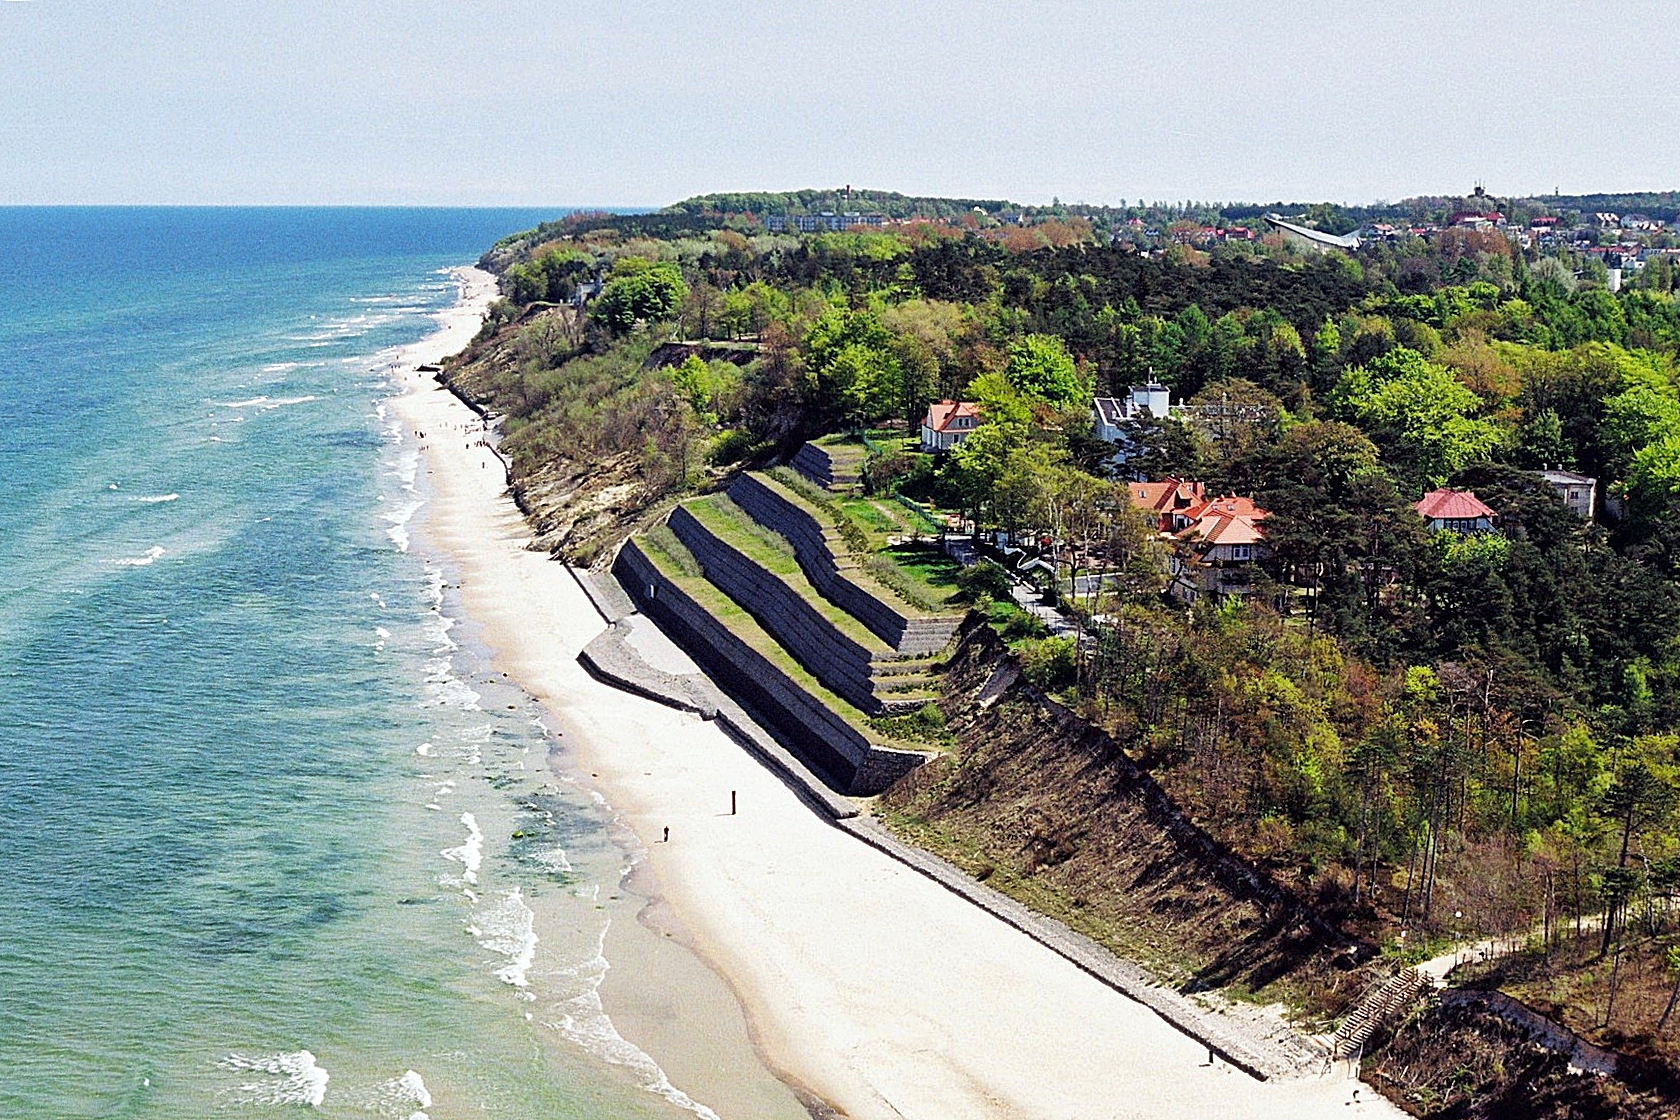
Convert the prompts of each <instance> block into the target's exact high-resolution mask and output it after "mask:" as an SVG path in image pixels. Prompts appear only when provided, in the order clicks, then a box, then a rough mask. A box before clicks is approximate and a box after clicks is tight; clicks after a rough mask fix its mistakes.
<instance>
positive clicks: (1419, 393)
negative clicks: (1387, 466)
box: [1331, 347, 1503, 486]
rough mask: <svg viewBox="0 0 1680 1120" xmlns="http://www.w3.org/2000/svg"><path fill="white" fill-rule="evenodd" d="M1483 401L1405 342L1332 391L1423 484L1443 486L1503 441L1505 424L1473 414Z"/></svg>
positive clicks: (1341, 409)
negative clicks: (1503, 425) (1501, 428)
mask: <svg viewBox="0 0 1680 1120" xmlns="http://www.w3.org/2000/svg"><path fill="white" fill-rule="evenodd" d="M1480 404H1481V401H1480V399H1479V398H1478V397H1477V396H1476V394H1475V393H1473V392H1471V391H1470V390H1469V389H1467V388H1465V387H1464V386H1463V385H1461V384H1459V382H1458V380H1457V379H1456V378H1454V377H1453V375H1452V373H1451V372H1450V371H1449V370H1448V369H1447V368H1446V367H1445V366H1442V365H1438V364H1437V363H1435V362H1431V361H1429V360H1428V359H1426V358H1425V357H1424V356H1423V355H1422V354H1419V353H1418V352H1417V351H1415V350H1408V349H1406V348H1404V347H1397V348H1396V349H1394V350H1390V351H1389V352H1387V353H1385V354H1382V355H1380V356H1378V357H1376V358H1373V359H1372V360H1371V361H1370V362H1369V363H1367V364H1366V365H1363V366H1355V367H1353V368H1352V369H1350V370H1348V371H1347V372H1346V373H1344V374H1343V375H1342V377H1341V380H1339V381H1338V382H1337V383H1336V389H1335V391H1334V392H1333V393H1332V394H1331V407H1332V409H1333V410H1334V411H1335V412H1336V413H1338V414H1339V415H1341V416H1344V417H1346V418H1347V419H1350V420H1352V421H1354V422H1355V423H1356V424H1358V425H1359V426H1360V427H1361V428H1363V429H1365V431H1366V432H1367V433H1369V434H1370V435H1371V437H1372V439H1373V440H1374V441H1375V442H1376V443H1377V445H1378V446H1379V447H1382V448H1383V451H1384V457H1385V458H1386V459H1387V460H1388V461H1389V462H1390V463H1392V464H1393V465H1395V466H1396V467H1399V468H1400V469H1401V470H1402V471H1403V472H1404V473H1405V474H1408V475H1410V476H1411V477H1412V478H1413V479H1415V480H1416V481H1417V482H1418V483H1420V484H1422V485H1423V486H1439V485H1441V484H1442V483H1444V482H1445V481H1446V480H1447V479H1448V478H1450V477H1451V476H1452V475H1453V474H1455V473H1456V472H1458V471H1459V470H1461V469H1462V468H1463V467H1464V466H1465V465H1466V464H1467V463H1469V462H1471V461H1472V460H1474V459H1479V458H1483V457H1485V456H1487V455H1488V454H1489V453H1490V452H1492V451H1493V449H1494V448H1495V447H1497V446H1499V443H1500V441H1501V439H1502V438H1503V433H1502V432H1501V430H1500V428H1499V426H1498V425H1497V424H1495V423H1493V422H1492V421H1488V420H1481V419H1478V418H1476V417H1475V415H1474V413H1475V412H1476V410H1477V409H1478V408H1479V407H1480Z"/></svg>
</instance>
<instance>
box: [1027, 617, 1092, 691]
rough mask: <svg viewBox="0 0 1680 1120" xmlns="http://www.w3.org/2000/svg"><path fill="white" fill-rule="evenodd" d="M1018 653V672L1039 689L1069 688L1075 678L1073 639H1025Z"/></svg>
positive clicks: (1057, 689)
mask: <svg viewBox="0 0 1680 1120" xmlns="http://www.w3.org/2000/svg"><path fill="white" fill-rule="evenodd" d="M1034 621H1037V620H1036V619H1035V620H1034ZM1019 652H1020V657H1021V672H1022V673H1023V674H1024V675H1025V676H1026V678H1027V679H1028V680H1029V681H1031V682H1032V683H1034V684H1036V685H1038V686H1039V687H1040V688H1043V689H1047V690H1048V691H1051V692H1057V691H1060V690H1061V689H1064V688H1068V687H1070V686H1071V685H1072V684H1073V683H1074V682H1075V680H1076V679H1077V671H1078V670H1077V666H1076V664H1075V662H1074V644H1073V639H1072V638H1041V639H1039V640H1037V641H1028V642H1026V643H1024V644H1023V645H1022V646H1021V647H1020V651H1019Z"/></svg>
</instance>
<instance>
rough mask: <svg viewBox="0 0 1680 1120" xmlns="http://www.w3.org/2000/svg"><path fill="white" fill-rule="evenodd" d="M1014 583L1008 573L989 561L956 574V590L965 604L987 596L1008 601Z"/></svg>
mask: <svg viewBox="0 0 1680 1120" xmlns="http://www.w3.org/2000/svg"><path fill="white" fill-rule="evenodd" d="M1014 586H1015V584H1014V581H1013V580H1011V579H1010V578H1009V573H1008V572H1006V571H1004V570H1003V569H1002V568H1001V567H999V566H998V565H996V564H994V563H992V562H991V561H990V560H982V561H980V562H979V563H978V564H970V565H969V566H968V567H966V568H964V569H963V570H962V571H960V572H958V573H957V590H958V591H959V592H960V593H961V595H962V598H963V599H964V600H965V601H967V602H971V603H972V602H974V601H975V600H976V599H978V598H979V597H980V596H981V595H989V596H991V597H992V598H993V599H995V600H1005V601H1006V600H1008V599H1009V596H1010V592H1011V591H1012V590H1013V589H1014Z"/></svg>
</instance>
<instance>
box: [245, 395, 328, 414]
mask: <svg viewBox="0 0 1680 1120" xmlns="http://www.w3.org/2000/svg"><path fill="white" fill-rule="evenodd" d="M314 399H315V397H314V396H313V395H310V396H302V397H272V398H271V397H252V398H251V399H250V400H248V401H229V402H227V403H225V404H223V405H222V407H223V408H257V409H261V410H262V411H264V412H267V411H269V410H270V409H274V408H285V407H286V406H287V405H293V404H308V403H309V402H310V401H312V400H314Z"/></svg>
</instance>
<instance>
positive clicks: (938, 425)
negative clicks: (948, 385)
mask: <svg viewBox="0 0 1680 1120" xmlns="http://www.w3.org/2000/svg"><path fill="white" fill-rule="evenodd" d="M959 416H972V417H974V419H975V420H979V418H980V406H979V405H977V404H975V403H974V402H973V401H934V402H933V403H932V404H930V405H928V410H927V419H925V420H923V421H922V426H923V427H925V428H932V429H933V430H934V431H936V432H943V431H944V430H945V429H946V428H947V427H949V426H950V423H951V421H953V420H955V419H956V418H957V417H959Z"/></svg>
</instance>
